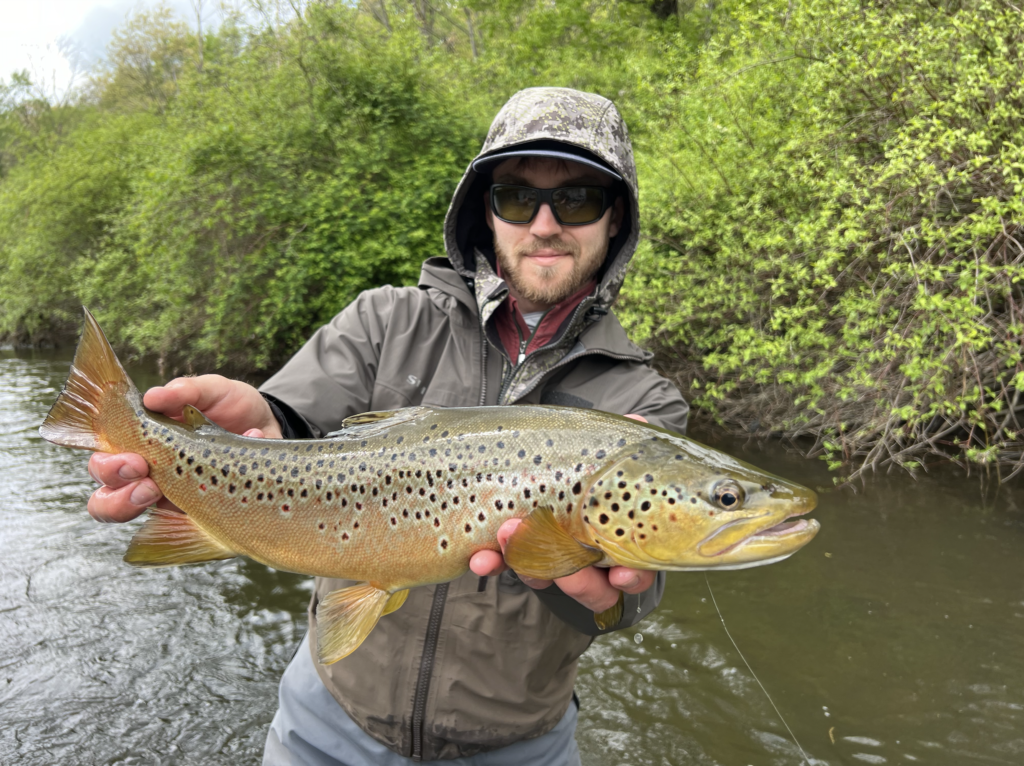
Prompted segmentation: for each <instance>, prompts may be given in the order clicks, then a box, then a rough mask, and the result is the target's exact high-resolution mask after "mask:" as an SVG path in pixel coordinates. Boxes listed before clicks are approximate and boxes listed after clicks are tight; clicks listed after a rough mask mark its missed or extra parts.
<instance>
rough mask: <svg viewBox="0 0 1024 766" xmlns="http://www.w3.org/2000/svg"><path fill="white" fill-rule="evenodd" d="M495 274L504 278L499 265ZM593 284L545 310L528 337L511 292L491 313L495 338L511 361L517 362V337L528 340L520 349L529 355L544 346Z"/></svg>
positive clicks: (594, 284)
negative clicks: (523, 348) (531, 334)
mask: <svg viewBox="0 0 1024 766" xmlns="http://www.w3.org/2000/svg"><path fill="white" fill-rule="evenodd" d="M498 276H499V277H502V278H504V277H503V276H502V273H501V265H500V264H499V265H498ZM596 285H597V281H596V280H594V279H591V280H590V281H589V282H587V283H586V284H585V285H583V287H581V288H580V289H579V290H577V291H576V292H575V293H573V294H572V295H570V296H569V297H568V298H566V299H565V300H564V301H562V302H561V303H557V304H555V305H554V306H552V307H551V308H550V309H548V311H547V313H546V314H545V315H544V316H543V317H542V318H541V320H540V324H539V325H538V326H537V330H536V332H534V333H533V337H532V338H531V337H530V333H531V330H530V327H529V325H527V324H526V320H525V319H524V318H523V312H522V311H521V310H520V308H519V302H518V301H517V300H516V299H515V298H514V297H512V295H511V293H510V294H509V296H508V297H507V298H506V299H505V300H504V301H502V302H501V305H500V306H499V307H498V308H497V310H496V311H495V312H494V322H495V329H496V330H497V331H498V337H499V338H500V339H501V345H502V346H504V347H505V351H506V353H507V354H508V358H509V359H511V360H512V363H513V364H518V362H519V354H520V337H522V340H523V341H524V342H525V341H526V340H527V339H529V343H528V345H527V346H526V349H525V350H523V352H522V353H523V354H524V355H529V354H531V353H533V352H534V351H536V350H537V349H538V348H543V347H544V346H546V345H547V344H548V343H550V342H551V340H552V339H553V338H554V337H555V335H556V334H557V333H558V330H559V328H560V327H561V326H562V323H563V322H565V320H566V319H568V318H569V317H570V316H571V315H572V313H573V312H574V311H575V310H576V307H577V306H579V305H580V304H581V303H582V302H583V300H584V299H585V298H586V297H588V296H589V295H590V294H591V293H593V292H594V287H595V286H596Z"/></svg>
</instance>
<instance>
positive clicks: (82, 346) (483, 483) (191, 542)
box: [39, 311, 818, 663]
mask: <svg viewBox="0 0 1024 766" xmlns="http://www.w3.org/2000/svg"><path fill="white" fill-rule="evenodd" d="M39 431H40V434H41V435H42V436H43V438H45V439H48V440H49V441H51V442H54V443H55V444H61V445H64V446H67V447H78V448H82V449H90V450H101V451H104V452H136V453H139V454H141V455H142V456H143V457H145V459H146V460H147V462H148V463H149V467H150V468H149V470H150V475H151V476H152V478H153V479H154V481H155V482H156V483H157V485H158V486H159V487H160V489H161V490H162V491H163V493H164V495H165V496H166V497H167V498H168V499H169V500H171V501H172V502H173V503H174V504H175V505H177V506H178V507H179V508H180V509H181V510H182V512H181V513H179V512H176V511H166V510H161V509H151V510H150V513H149V515H148V517H147V518H146V520H145V522H144V523H143V525H142V527H141V528H140V529H139V531H138V532H137V534H136V535H135V536H134V538H133V539H132V541H131V544H130V546H129V548H128V552H127V554H126V555H125V561H127V562H128V563H129V564H133V565H135V566H171V565H178V564H191V563H197V562H202V561H212V560H216V559H226V558H232V557H234V556H239V555H244V556H249V557H250V558H252V559H254V560H256V561H259V562H260V563H263V564H266V565H267V566H271V567H274V568H275V569H280V570H284V571H289V572H298V573H301V574H306V575H317V576H321V577H333V578H340V579H346V580H356V581H358V582H359V583H360V584H358V585H354V586H352V587H348V588H343V589H340V590H337V591H335V592H333V593H331V594H329V595H328V596H327V597H326V598H324V599H323V600H322V601H321V602H320V604H319V606H318V608H317V623H318V626H319V630H318V636H317V642H318V649H319V657H320V661H321V662H322V663H331V662H335V661H337V660H339V659H341V658H342V657H345V656H347V655H348V654H350V653H351V652H353V651H355V649H356V648H358V646H359V645H360V643H362V641H363V640H364V639H365V638H366V636H367V635H368V634H369V633H370V631H371V630H373V627H374V626H375V625H376V624H377V621H378V620H379V619H380V618H381V617H382V616H383V615H386V614H388V613H389V612H392V611H394V610H396V609H398V608H399V607H400V606H401V605H402V603H403V602H404V601H405V597H406V595H407V594H408V589H409V588H413V587H416V586H419V585H428V584H431V583H441V582H446V581H448V580H453V579H455V578H457V577H460V576H461V575H463V574H464V573H465V572H466V571H467V569H468V568H469V559H470V557H471V556H472V555H473V554H474V553H475V552H477V551H480V550H483V549H491V550H499V547H498V543H497V540H496V534H497V530H498V527H499V526H500V525H501V524H502V522H504V521H506V520H508V519H512V518H520V519H523V523H521V524H520V525H519V527H518V528H517V529H516V531H515V532H514V533H513V534H512V536H511V537H510V538H509V541H508V544H507V546H506V551H505V558H506V561H507V562H508V564H509V565H510V566H511V567H512V568H513V569H514V570H515V571H516V572H518V573H519V574H522V575H527V576H530V577H537V578H543V579H551V578H555V577H562V576H565V575H568V574H571V573H573V572H576V571H578V570H580V569H582V568H584V567H586V566H590V565H598V566H613V565H623V566H629V567H635V568H638V569H653V570H672V571H687V570H705V569H740V568H744V567H750V566H758V565H761V564H770V563H772V562H775V561H780V560H782V559H784V558H786V557H788V556H790V555H791V554H792V553H794V552H795V551H797V550H798V549H800V548H801V547H803V546H804V545H805V544H806V543H808V542H809V541H810V540H811V538H813V537H814V535H815V534H816V533H817V531H818V523H817V522H816V521H814V520H806V519H800V520H796V521H787V520H788V519H790V518H791V517H794V516H799V515H802V514H805V513H807V512H808V511H811V510H812V509H813V508H814V506H815V504H816V497H815V494H814V493H813V492H812V491H810V490H808V489H805V488H804V487H801V486H799V485H797V484H793V483H791V482H788V481H785V480H783V479H780V478H778V477H775V476H770V475H769V474H766V473H764V472H762V471H760V470H758V469H757V468H754V467H752V466H749V465H747V464H745V463H741V462H740V461H738V460H735V459H734V458H732V457H729V456H728V455H726V454H723V453H721V452H718V451H715V450H712V449H710V448H708V447H705V446H703V445H701V444H698V443H697V442H695V441H692V440H690V439H687V438H685V437H682V436H679V435H676V434H673V433H671V432H668V431H665V430H664V429H660V428H657V427H654V426H651V425H647V424H645V423H640V422H637V421H634V420H631V419H628V418H624V417H620V416H618V415H610V414H608V413H604V412H598V411H594V410H581V409H573V408H568V407H548V406H514V407H473V408H457V409H440V408H434V407H411V408H408V409H403V410H396V411H393V412H370V413H366V414H364V415H359V416H356V417H353V418H349V419H348V420H346V421H345V423H344V427H343V429H342V430H341V431H338V432H337V433H335V434H332V435H329V436H328V438H325V439H317V440H302V441H286V440H270V439H255V438H246V437H242V436H237V435H235V434H232V433H229V432H227V431H225V430H223V429H221V428H219V427H218V426H217V425H215V424H213V423H211V422H209V421H208V420H207V419H206V418H204V417H203V415H202V414H201V413H200V412H199V411H198V410H196V409H194V408H192V407H186V408H185V412H184V422H183V423H180V422H178V421H176V420H172V419H170V418H167V417H165V416H163V415H160V414H157V413H154V412H151V411H148V410H147V409H146V408H145V407H144V406H143V404H142V395H141V393H140V392H139V390H138V389H137V388H136V387H135V385H134V384H133V383H132V381H131V380H130V379H129V378H128V375H127V374H126V373H125V371H124V369H123V368H122V367H121V364H120V363H119V362H118V360H117V358H116V356H115V355H114V352H113V350H112V349H111V347H110V345H109V344H108V343H107V340H106V338H105V337H104V335H103V332H102V331H101V330H100V328H99V325H98V324H97V323H96V321H95V320H94V319H93V317H92V315H90V314H89V313H88V311H87V312H86V321H85V330H84V333H83V336H82V339H81V341H80V343H79V346H78V350H77V351H76V353H75V359H74V362H73V364H72V367H71V373H70V376H69V377H68V380H67V383H66V384H65V386H64V390H63V391H62V392H61V394H60V396H59V397H58V398H57V401H56V403H55V404H54V405H53V408H52V409H51V410H50V413H49V414H48V415H47V417H46V420H45V422H44V423H43V425H42V427H41V428H40V429H39ZM621 612H622V600H621V598H620V601H619V604H618V605H616V606H615V607H613V608H612V609H609V610H608V611H607V612H603V613H601V614H598V615H595V619H596V621H597V623H598V625H600V626H602V627H605V626H610V625H613V624H615V623H617V622H618V621H619V619H620V618H621Z"/></svg>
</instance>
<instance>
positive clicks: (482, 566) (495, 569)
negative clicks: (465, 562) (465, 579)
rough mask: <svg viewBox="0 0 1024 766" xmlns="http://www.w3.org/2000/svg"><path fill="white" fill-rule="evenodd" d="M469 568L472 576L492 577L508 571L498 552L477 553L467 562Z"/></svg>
mask: <svg viewBox="0 0 1024 766" xmlns="http://www.w3.org/2000/svg"><path fill="white" fill-rule="evenodd" d="M469 568H470V571H472V572H473V574H477V575H480V576H481V577H493V576H495V575H500V574H501V573H502V572H504V571H505V570H506V569H508V565H507V564H506V563H505V559H504V558H502V555H501V554H500V553H498V551H477V552H476V553H474V554H473V556H472V558H470V560H469Z"/></svg>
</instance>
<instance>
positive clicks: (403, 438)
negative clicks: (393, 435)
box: [395, 436, 405, 444]
mask: <svg viewBox="0 0 1024 766" xmlns="http://www.w3.org/2000/svg"><path fill="white" fill-rule="evenodd" d="M403 441H405V437H404V436H399V437H398V439H396V440H395V444H401V443H402V442H403Z"/></svg>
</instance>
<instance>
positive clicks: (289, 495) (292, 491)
mask: <svg viewBox="0 0 1024 766" xmlns="http://www.w3.org/2000/svg"><path fill="white" fill-rule="evenodd" d="M288 497H295V490H294V489H292V488H291V487H289V488H288Z"/></svg>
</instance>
